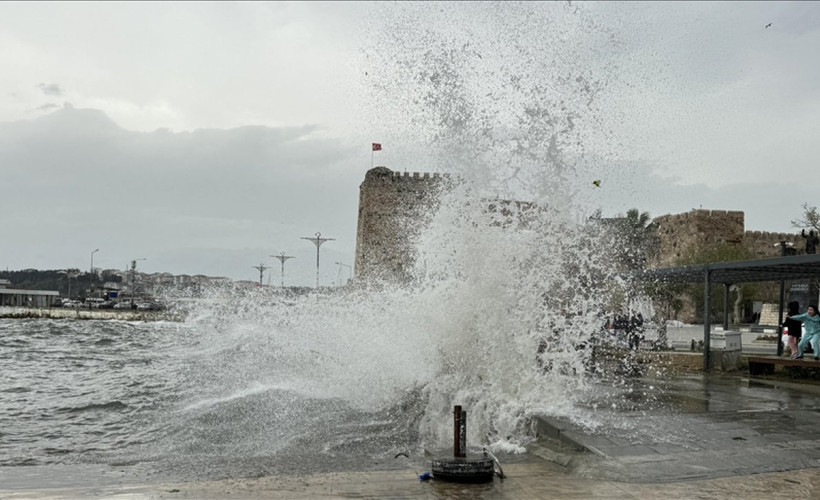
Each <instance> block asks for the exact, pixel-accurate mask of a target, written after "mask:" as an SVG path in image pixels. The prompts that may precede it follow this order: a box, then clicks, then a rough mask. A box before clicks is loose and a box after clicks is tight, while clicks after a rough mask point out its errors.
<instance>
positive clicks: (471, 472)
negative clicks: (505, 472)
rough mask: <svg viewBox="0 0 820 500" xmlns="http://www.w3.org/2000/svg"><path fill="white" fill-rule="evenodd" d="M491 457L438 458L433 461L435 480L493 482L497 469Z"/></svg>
mask: <svg viewBox="0 0 820 500" xmlns="http://www.w3.org/2000/svg"><path fill="white" fill-rule="evenodd" d="M493 465H494V463H493V459H492V458H489V457H466V458H437V459H435V460H433V465H432V472H433V477H434V478H435V479H442V480H444V481H457V482H462V483H486V482H490V481H492V480H493V475H494V474H495V469H494V467H493Z"/></svg>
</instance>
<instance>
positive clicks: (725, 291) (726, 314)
mask: <svg viewBox="0 0 820 500" xmlns="http://www.w3.org/2000/svg"><path fill="white" fill-rule="evenodd" d="M728 329H729V283H724V284H723V331H724V332H725V331H727V330H728Z"/></svg>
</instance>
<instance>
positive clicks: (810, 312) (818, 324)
mask: <svg viewBox="0 0 820 500" xmlns="http://www.w3.org/2000/svg"><path fill="white" fill-rule="evenodd" d="M789 317H790V318H791V319H794V320H797V321H799V322H801V323H803V325H804V326H805V327H806V336H805V337H803V340H801V341H800V343H799V344H798V345H797V357H796V358H795V359H803V351H804V350H805V349H806V346H807V345H808V344H809V342H811V348H812V349H814V360H815V361H820V357H818V355H820V346H818V345H817V344H818V341H820V315H818V314H817V306H816V305H814V304H811V305H810V306H809V307H808V308H807V309H806V312H805V313H803V314H798V315H797V316H789Z"/></svg>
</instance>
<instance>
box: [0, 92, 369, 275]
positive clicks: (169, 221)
mask: <svg viewBox="0 0 820 500" xmlns="http://www.w3.org/2000/svg"><path fill="white" fill-rule="evenodd" d="M351 151H352V150H351V149H350V147H348V146H347V145H345V144H343V143H341V142H339V141H337V140H332V139H325V138H322V137H321V136H319V135H318V134H316V128H315V127H313V126H303V127H282V128H271V127H240V128H236V129H229V130H221V129H199V130H195V131H193V132H182V133H173V132H169V131H168V130H157V131H155V132H152V133H141V132H132V131H128V130H124V129H122V128H120V127H119V126H117V125H116V124H115V123H114V122H112V121H111V120H110V119H109V118H108V117H107V116H106V115H105V114H104V113H102V112H100V111H97V110H91V109H75V108H72V107H69V106H67V107H64V108H63V109H61V110H58V111H56V112H54V113H51V114H49V115H45V116H42V117H40V118H38V119H35V120H30V121H20V122H8V123H0V174H2V176H3V178H4V183H5V184H6V185H8V186H13V189H9V190H8V192H7V193H6V194H4V196H3V199H2V200H0V212H2V213H4V214H5V216H4V221H3V227H2V232H3V234H4V235H5V237H4V238H3V239H2V242H0V255H2V256H3V258H4V259H5V262H0V265H2V266H3V267H5V266H9V267H11V268H25V267H65V266H73V267H82V265H81V264H82V262H84V261H85V258H86V256H85V254H86V253H87V249H86V247H89V248H91V249H93V248H104V249H105V252H103V251H102V250H101V252H100V253H99V254H98V255H97V256H95V264H97V263H98V264H99V265H100V266H111V267H116V268H121V267H123V266H124V265H125V263H127V261H128V260H130V259H133V258H136V257H147V258H148V259H149V260H148V261H146V262H145V263H143V265H142V267H143V268H145V269H146V270H155V271H170V272H178V273H179V272H186V273H205V274H214V275H227V276H230V277H233V278H237V279H245V278H247V277H248V275H249V273H250V276H253V270H252V269H250V266H251V265H253V264H258V263H259V262H260V261H261V262H270V261H271V260H272V259H270V258H269V255H270V254H272V253H279V252H281V251H287V252H288V253H289V254H292V255H296V256H297V257H300V258H299V259H298V261H299V262H296V261H294V262H293V263H291V264H290V265H291V267H292V268H293V272H294V273H295V274H294V275H293V277H294V279H302V282H303V283H310V282H311V277H312V276H313V274H312V273H313V272H315V267H314V268H312V267H311V265H310V263H311V262H315V257H312V255H313V252H315V247H312V245H310V243H309V242H304V241H301V240H299V238H300V237H301V236H312V235H313V233H314V232H316V231H321V232H322V233H323V234H326V235H328V236H331V237H335V238H337V241H336V242H334V244H333V245H327V246H326V248H325V247H323V249H322V252H323V255H324V254H325V252H326V251H327V257H326V259H328V260H327V262H329V263H330V264H329V265H330V267H329V268H327V269H325V270H324V271H323V272H327V273H331V274H332V275H333V276H335V274H333V273H335V270H334V269H333V265H332V263H333V262H335V261H343V262H345V263H348V264H352V254H353V250H354V245H355V231H356V203H357V198H358V196H357V194H358V193H357V187H358V184H359V183H360V182H361V179H362V178H363V174H364V171H363V170H362V169H360V168H358V165H356V163H355V162H353V161H351V156H352V154H351ZM305 228H309V229H305ZM303 233H304V234H303ZM193 248H199V249H202V252H200V253H198V252H196V251H194V250H192V249H193ZM220 252H223V253H222V254H220ZM217 255H221V257H219V258H216V257H214V256H217ZM231 255H233V256H236V255H245V256H246V258H245V259H244V261H236V262H233V261H232V259H231V258H230V256H231ZM106 259H109V260H108V262H109V263H106ZM78 261H79V262H78ZM300 266H304V267H305V269H302V271H303V274H304V276H301V275H299V273H298V271H299V270H300ZM322 267H323V268H324V267H325V266H322Z"/></svg>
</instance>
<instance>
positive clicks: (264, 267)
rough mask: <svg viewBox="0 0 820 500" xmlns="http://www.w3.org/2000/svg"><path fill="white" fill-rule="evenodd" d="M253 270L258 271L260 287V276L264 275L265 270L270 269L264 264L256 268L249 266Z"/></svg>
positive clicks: (260, 284)
mask: <svg viewBox="0 0 820 500" xmlns="http://www.w3.org/2000/svg"><path fill="white" fill-rule="evenodd" d="M251 267H252V268H254V269H258V270H259V286H262V275H263V274H264V273H265V269H270V268H269V267H267V266H266V265H265V264H259V265H258V266H251Z"/></svg>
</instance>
